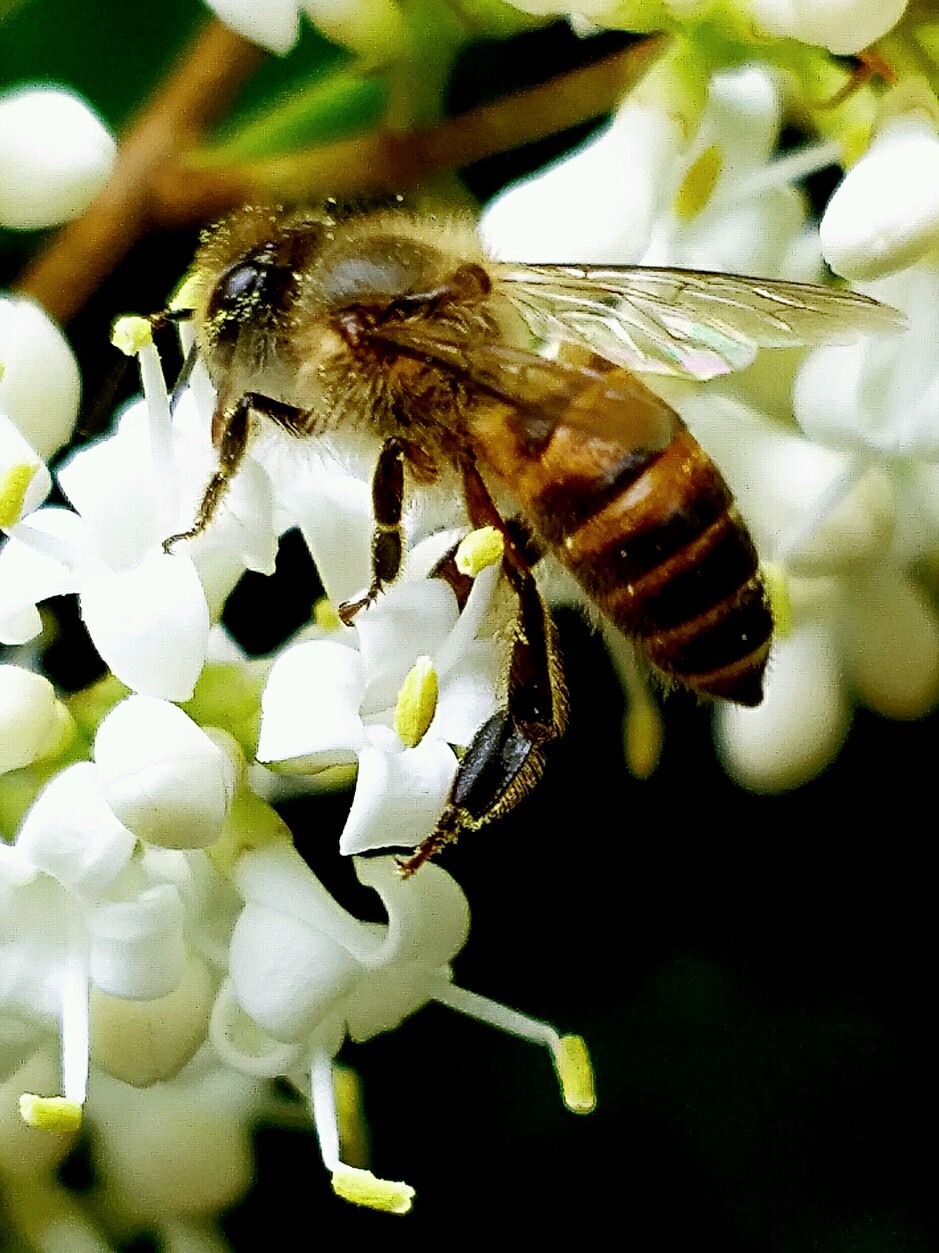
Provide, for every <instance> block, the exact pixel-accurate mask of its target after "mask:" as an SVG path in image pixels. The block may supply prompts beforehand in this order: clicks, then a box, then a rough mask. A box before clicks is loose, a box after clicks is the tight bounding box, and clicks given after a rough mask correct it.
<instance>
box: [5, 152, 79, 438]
mask: <svg viewBox="0 0 939 1253" xmlns="http://www.w3.org/2000/svg"><path fill="white" fill-rule="evenodd" d="M2 166H3V163H2V160H0V169H2ZM0 367H2V371H0V409H2V410H3V412H4V413H6V414H7V415H8V416H9V417H10V418H11V419H12V420H13V422H15V423H16V426H17V427H18V428H19V430H20V432H21V434H22V435H23V437H24V438H25V439H27V440H28V441H29V443H30V445H31V446H32V448H34V449H35V450H36V453H37V454H38V455H39V456H40V457H41V458H43V459H48V458H49V457H51V456H52V454H53V453H54V452H56V451H57V450H58V449H59V448H61V447H62V445H63V444H65V443H67V442H68V440H69V439H70V438H71V435H72V431H73V429H74V427H75V421H76V419H77V417H78V403H79V398H80V394H81V379H80V376H79V373H78V363H77V362H76V360H75V354H74V353H73V352H72V349H71V347H70V345H69V343H68V340H67V339H66V338H65V336H64V335H63V334H62V332H61V331H60V330H59V328H58V326H57V325H56V323H55V322H53V320H52V318H50V317H49V315H48V313H46V311H45V309H43V308H42V306H41V305H39V304H37V302H36V301H34V300H30V299H28V298H27V297H26V296H0Z"/></svg>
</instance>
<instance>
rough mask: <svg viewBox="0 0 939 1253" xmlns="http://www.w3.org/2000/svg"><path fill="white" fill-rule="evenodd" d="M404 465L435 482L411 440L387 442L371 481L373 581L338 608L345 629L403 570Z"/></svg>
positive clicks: (424, 455)
mask: <svg viewBox="0 0 939 1253" xmlns="http://www.w3.org/2000/svg"><path fill="white" fill-rule="evenodd" d="M405 463H407V464H409V465H411V466H412V467H413V468H414V469H415V470H416V471H417V473H418V474H419V475H420V476H421V477H422V478H432V477H433V474H434V473H435V467H433V465H432V464H431V463H430V461H429V460H428V457H427V454H426V453H424V451H423V450H422V449H420V448H418V447H417V445H415V444H412V443H411V441H410V440H406V439H402V438H401V437H400V436H398V435H393V436H392V437H391V438H390V439H386V440H385V442H384V444H383V445H382V449H381V452H380V453H379V454H378V462H377V463H376V466H375V473H374V475H373V477H372V509H373V511H374V515H375V530H374V533H373V535H372V581H371V583H370V585H369V589H368V591H367V592H366V593H365V595H364V596H361V597H359V599H358V600H347V601H344V602H343V603H342V604H341V605H340V606H339V609H338V613H339V617H340V619H341V620H342V621H343V622H344V623H345V624H346V626H349V625H350V623H351V622H352V619H353V618H354V617H355V615H356V614H357V613H358V612H359V610H360V609H365V608H367V606H368V605H370V604H371V603H372V602H373V601H374V600H375V599H376V598H377V597H378V596H379V595H380V594H381V591H382V589H383V588H384V586H385V584H386V583H393V582H394V581H395V579H396V578H397V577H398V573H399V571H400V570H401V558H402V555H403V552H404V537H403V533H402V530H401V514H402V511H403V509H404V467H405Z"/></svg>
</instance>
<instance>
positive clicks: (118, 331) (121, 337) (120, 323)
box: [111, 313, 153, 357]
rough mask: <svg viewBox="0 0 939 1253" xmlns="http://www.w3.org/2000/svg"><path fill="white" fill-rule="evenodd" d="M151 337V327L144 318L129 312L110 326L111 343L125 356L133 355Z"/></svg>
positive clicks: (150, 339)
mask: <svg viewBox="0 0 939 1253" xmlns="http://www.w3.org/2000/svg"><path fill="white" fill-rule="evenodd" d="M152 339H153V327H152V326H151V325H150V323H149V321H148V320H147V319H146V318H141V317H138V316H137V314H135V313H129V314H127V315H126V316H125V317H122V318H118V319H117V320H116V321H115V323H114V325H113V326H112V327H111V343H112V344H113V345H114V347H115V348H117V349H119V350H120V351H121V352H122V353H124V355H125V356H127V357H134V356H136V355H137V353H138V352H140V350H141V348H144V347H145V346H146V345H147V344H149V343H150V342H151V341H152Z"/></svg>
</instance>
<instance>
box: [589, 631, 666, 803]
mask: <svg viewBox="0 0 939 1253" xmlns="http://www.w3.org/2000/svg"><path fill="white" fill-rule="evenodd" d="M603 638H604V640H605V641H606V646H607V648H608V649H609V653H610V660H611V661H612V662H613V666H614V668H615V669H616V672H617V674H618V675H619V679H620V682H621V683H622V685H623V689H624V691H625V693H626V715H625V718H624V720H623V751H624V753H625V756H626V764H627V766H628V767H629V769H630V772H631V773H632V774H633V775H635V777H636V778H637V779H648V778H649V776H650V775H651V774H652V772H653V771H654V770H655V768H656V766H657V765H658V764H659V757H660V756H661V753H662V741H663V739H664V728H663V726H662V715H661V713H660V712H659V707H658V705H656V703H655V701H654V700H653V698H652V694H651V692H650V691H649V686H648V684H647V683H646V679H645V674H644V672H643V671H642V670H641V669H640V665H639V659H638V657H637V655H636V650H635V648H634V647H633V646H632V644H631V643H630V642H629V640H627V639H626V637H625V636H624V635H622V634H621V633H620V632H619V631H617V630H615V629H614V628H612V627H608V626H606V625H605V626H604V630H603Z"/></svg>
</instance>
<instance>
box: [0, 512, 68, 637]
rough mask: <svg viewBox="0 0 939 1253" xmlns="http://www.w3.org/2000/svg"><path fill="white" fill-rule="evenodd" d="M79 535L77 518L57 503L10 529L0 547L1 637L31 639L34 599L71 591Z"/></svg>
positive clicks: (35, 628)
mask: <svg viewBox="0 0 939 1253" xmlns="http://www.w3.org/2000/svg"><path fill="white" fill-rule="evenodd" d="M27 537H29V542H28V543H27ZM83 537H84V527H83V526H82V521H81V518H79V517H77V516H76V515H75V514H74V513H72V511H71V510H70V509H63V508H61V507H60V506H57V505H52V506H49V507H47V508H45V509H39V510H37V511H36V512H35V513H34V514H31V515H30V517H29V518H28V519H27V521H26V522H25V523H21V524H20V525H19V526H18V527H16V528H15V529H14V531H13V532H12V534H11V536H10V538H9V539H8V540H7V542H6V544H5V545H4V546H3V548H2V549H0V642H2V643H4V644H25V643H26V642H27V641H28V640H31V639H34V638H35V636H37V635H38V634H39V632H40V630H41V629H42V620H41V619H40V617H39V611H38V609H37V608H36V606H37V604H38V603H39V602H40V601H43V600H47V599H48V598H49V597H50V596H62V595H65V594H66V593H67V592H74V591H75V590H76V587H77V586H78V582H77V577H76V574H75V571H74V568H73V558H74V557H75V555H76V553H77V552H78V551H79V550H80V547H81V543H82V540H83ZM37 544H39V545H42V546H43V547H37Z"/></svg>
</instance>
